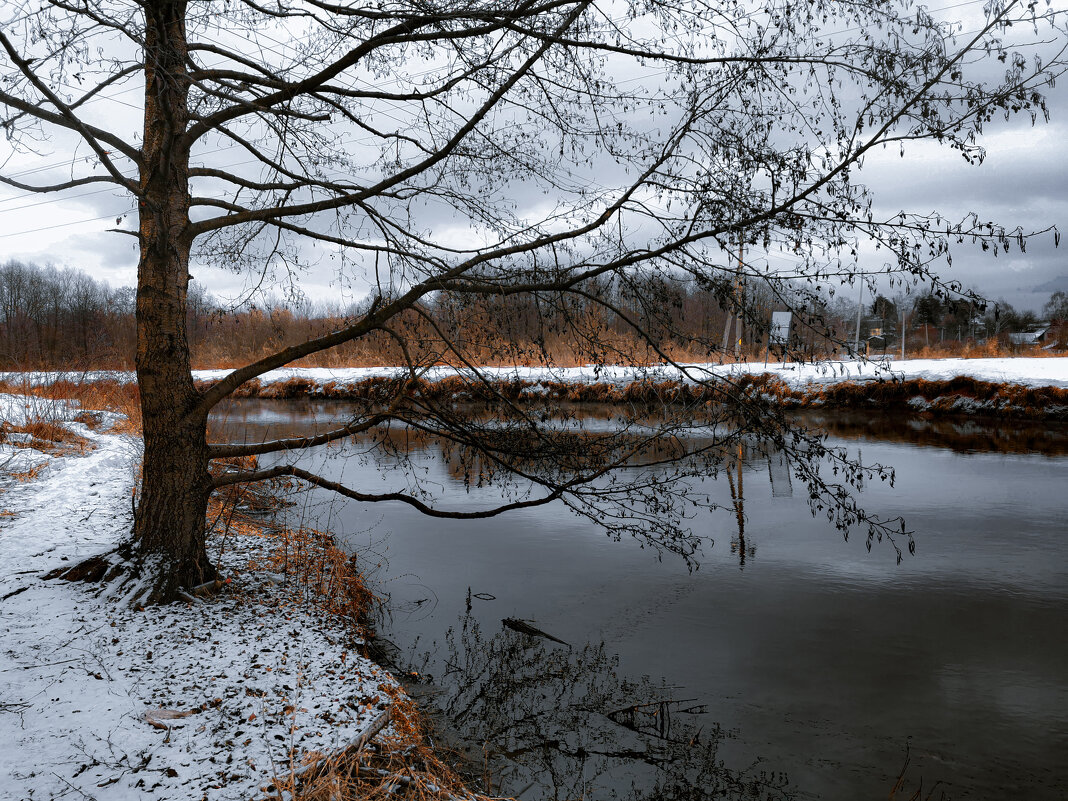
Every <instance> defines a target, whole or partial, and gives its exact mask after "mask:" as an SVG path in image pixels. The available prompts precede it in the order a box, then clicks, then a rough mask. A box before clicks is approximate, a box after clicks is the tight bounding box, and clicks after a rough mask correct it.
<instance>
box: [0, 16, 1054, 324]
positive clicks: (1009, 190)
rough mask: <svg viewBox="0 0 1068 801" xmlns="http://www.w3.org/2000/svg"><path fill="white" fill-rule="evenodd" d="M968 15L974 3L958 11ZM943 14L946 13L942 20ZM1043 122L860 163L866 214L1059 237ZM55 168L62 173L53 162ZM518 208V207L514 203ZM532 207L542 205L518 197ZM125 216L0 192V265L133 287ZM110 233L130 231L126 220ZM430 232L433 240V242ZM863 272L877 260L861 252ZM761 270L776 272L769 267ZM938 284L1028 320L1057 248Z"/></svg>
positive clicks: (91, 197) (114, 202) (964, 257)
mask: <svg viewBox="0 0 1068 801" xmlns="http://www.w3.org/2000/svg"><path fill="white" fill-rule="evenodd" d="M965 5H966V6H968V7H969V9H968V10H974V9H971V8H970V6H972V5H975V4H965ZM946 13H948V12H946ZM1047 96H1048V100H1049V104H1050V110H1051V116H1052V119H1051V122H1050V123H1048V124H1045V123H1043V122H1041V121H1040V122H1039V123H1038V124H1037V125H1035V126H1033V127H1032V125H1031V124H1030V120H1029V119H1028V118H1026V117H1017V118H1014V119H1013V120H1011V121H1009V122H1005V121H1004V120H1000V119H999V120H995V121H994V122H992V123H991V124H989V125H988V127H987V134H986V136H985V138H984V140H983V142H982V144H984V146H985V147H986V148H987V158H986V160H985V162H984V163H983V164H982V165H980V166H972V165H969V164H968V163H967V162H965V160H964V159H963V158H962V157H961V156H960V154H959V153H957V152H956V151H950V150H948V149H943V148H939V147H938V146H937V145H936V144H934V143H920V144H913V145H911V146H908V147H907V148H906V151H905V156H904V158H901V157H900V155H899V153H898V152H897V151H896V150H894V151H892V152H891V151H883V152H881V153H877V154H875V155H874V156H869V157H868V159H867V161H866V163H865V164H864V167H863V169H862V170H860V171H859V172H858V173H856V174H855V176H854V178H855V180H857V181H859V182H861V183H865V184H867V185H869V186H870V187H872V189H873V190H874V195H875V200H876V206H877V209H878V210H879V211H881V212H883V213H886V214H892V213H893V212H896V211H899V210H910V211H915V212H921V213H925V212H931V211H935V210H937V211H939V212H942V213H943V214H945V215H946V216H947V217H948V218H950V219H953V218H960V217H963V216H964V215H965V214H966V213H968V212H975V213H977V214H978V215H979V216H980V217H981V218H982V219H984V220H986V219H989V220H993V221H997V222H999V223H1001V224H1003V225H1005V226H1006V227H1009V228H1014V227H1016V226H1017V225H1019V226H1021V227H1023V228H1024V229H1027V230H1033V229H1042V228H1046V227H1048V226H1051V225H1056V226H1057V227H1058V228H1059V229H1060V230H1061V231H1062V232H1068V166H1066V164H1068V162H1066V154H1065V151H1066V145H1068V81H1064V82H1062V84H1061V85H1058V86H1057V87H1056V88H1055V89H1052V90H1049V91H1048V92H1047ZM137 101H138V97H137V94H136V93H130V92H126V93H124V94H123V95H122V96H117V97H114V98H112V99H110V100H108V101H105V102H101V103H99V104H97V113H99V114H104V115H106V116H107V117H108V121H109V123H110V124H109V127H111V128H113V129H115V127H116V123H118V129H119V130H121V129H122V128H124V127H128V128H129V130H130V132H131V137H132V136H133V135H134V132H136V131H138V130H139V128H140V123H139V119H138V111H137V109H136V103H137ZM70 158H71V150H70V149H69V148H68V147H67V146H66V143H64V142H58V141H54V142H51V143H50V144H49V145H48V147H47V148H46V149H45V150H43V151H42V152H41V153H40V154H38V155H36V156H31V157H27V156H19V157H18V158H17V160H16V161H13V162H9V163H8V164H7V166H6V168H5V169H6V170H7V171H10V170H11V169H12V168H13V165H14V166H15V167H16V168H17V169H19V170H28V169H38V168H41V167H48V166H51V167H52V169H51V170H46V171H42V172H40V173H38V174H35V175H33V176H27V179H28V180H29V179H30V178H33V179H36V178H40V177H41V176H43V175H54V176H56V177H59V176H62V175H63V173H64V170H66V173H67V174H68V175H69V173H70V169H69V159H70ZM65 161H66V162H67V165H66V167H65V166H64V162H65ZM517 200H519V202H520V203H522V202H523V201H524V198H522V197H520V198H517ZM526 200H528V202H530V203H535V202H538V203H542V202H544V198H537V199H535V198H529V199H526ZM131 211H132V207H131V202H130V200H129V199H128V198H126V197H124V196H123V195H122V194H121V193H118V192H116V191H113V190H97V189H93V188H88V189H82V190H77V191H75V192H72V193H70V196H69V197H67V198H64V199H62V200H55V199H52V198H49V197H46V196H26V195H25V194H24V193H21V192H17V191H15V190H10V189H7V188H3V189H0V261H4V260H7V259H9V258H14V259H22V260H25V261H31V262H36V263H38V264H46V263H52V264H56V265H59V266H70V267H77V268H80V269H83V270H86V271H87V272H89V273H91V274H92V275H93V276H94V277H96V278H99V279H103V280H105V281H107V282H108V283H110V284H111V285H113V286H119V285H123V284H132V283H134V271H135V268H136V263H137V249H136V244H135V240H134V238H133V237H131V236H128V235H124V234H118V233H109V232H108V231H107V229H108V228H114V227H116V222H117V220H118V218H120V217H122V216H123V215H126V214H129V212H131ZM120 227H124V228H126V229H132V228H133V220H132V218H131V217H127V219H125V220H124V221H122V223H121V224H120ZM439 233H440V232H439ZM870 258H871V264H870V265H865V266H870V267H871V268H873V269H877V268H878V267H879V266H880V265H881V259H882V257H881V255H880V254H877V253H874V252H873V253H871V254H870ZM772 266H773V267H774V266H777V265H775V264H774V261H773V262H772ZM191 272H192V273H193V274H194V275H195V277H196V278H197V279H198V280H200V281H201V282H202V283H204V284H205V285H207V286H208V288H209V289H210V290H211V291H212V292H213V293H215V294H217V295H219V296H221V297H226V298H235V297H238V296H240V294H241V293H242V291H243V290H244V289H246V288H247V286H248V282H247V280H246V279H244V278H242V277H241V276H239V275H235V274H231V273H226V272H223V271H219V270H211V269H208V268H206V267H203V266H198V265H193V266H192V267H191ZM945 277H947V278H952V279H955V280H958V281H960V282H961V283H962V284H964V285H965V286H966V287H971V288H975V289H977V290H978V291H979V292H981V293H982V294H984V295H985V296H987V297H989V298H991V299H997V298H1005V299H1006V300H1008V301H1009V302H1010V303H1012V304H1013V305H1015V306H1017V307H1018V308H1025V309H1033V310H1036V311H1037V310H1040V309H1041V307H1042V305H1043V303H1045V301H1046V300H1047V299H1048V298H1049V295H1050V293H1051V292H1052V291H1053V290H1054V289H1063V290H1066V291H1068V250H1066V249H1065V248H1061V249H1056V248H1054V246H1053V235H1052V234H1049V235H1046V236H1044V237H1042V238H1041V239H1039V240H1037V241H1033V242H1031V243H1030V244H1029V246H1028V248H1027V252H1025V253H1021V252H1019V251H1018V250H1016V249H1015V248H1013V249H1012V250H1010V252H1008V253H1001V254H999V255H998V256H997V257H994V256H993V255H992V254H990V253H982V252H981V251H980V250H979V249H978V248H974V249H972V248H967V247H965V248H961V249H958V250H957V251H956V252H955V254H954V265H953V268H952V270H951V271H948V272H946V273H945ZM301 288H302V290H303V292H304V293H305V294H306V295H307V296H308V297H309V298H311V299H313V300H315V299H328V300H330V301H332V302H338V301H341V302H342V303H345V302H348V301H351V300H355V299H356V296H358V295H359V294H360V287H359V285H357V286H356V287H342V286H341V285H340V284H339V283H338V282H337V281H336V276H334V275H333V274H332V272H331V269H330V267H329V264H326V265H323V266H322V267H321V268H319V269H318V270H314V271H312V272H311V273H309V274H308V275H306V276H304V277H303V278H302V280H301Z"/></svg>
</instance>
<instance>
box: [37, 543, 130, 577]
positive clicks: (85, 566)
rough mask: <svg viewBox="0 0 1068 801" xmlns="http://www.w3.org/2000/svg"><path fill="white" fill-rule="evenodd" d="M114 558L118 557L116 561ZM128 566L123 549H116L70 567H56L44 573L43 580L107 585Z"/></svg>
mask: <svg viewBox="0 0 1068 801" xmlns="http://www.w3.org/2000/svg"><path fill="white" fill-rule="evenodd" d="M116 557H118V558H117V559H116ZM128 568H129V564H128V562H127V559H126V555H125V554H124V553H123V549H121V548H116V549H115V550H113V551H108V552H107V553H102V554H98V555H96V556H90V557H89V558H88V559H85V560H83V561H81V562H78V563H77V564H76V565H73V566H71V567H58V568H56V569H55V570H51V571H49V572H48V573H45V574H44V576H43V578H45V579H63V580H64V581H84V582H86V583H89V584H96V583H100V582H102V583H104V584H109V583H111V582H112V581H113V580H114V579H116V578H118V577H119V576H120V575H122V574H123V573H125V572H126V570H127V569H128Z"/></svg>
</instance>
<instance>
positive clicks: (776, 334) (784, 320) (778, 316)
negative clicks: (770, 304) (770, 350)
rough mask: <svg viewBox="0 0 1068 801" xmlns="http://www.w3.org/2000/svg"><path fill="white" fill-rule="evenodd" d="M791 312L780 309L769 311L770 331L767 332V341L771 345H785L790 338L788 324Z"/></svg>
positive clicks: (790, 319) (791, 315) (790, 321)
mask: <svg viewBox="0 0 1068 801" xmlns="http://www.w3.org/2000/svg"><path fill="white" fill-rule="evenodd" d="M793 316H794V315H793V312H788V311H781V312H772V313H771V331H769V332H768V342H769V343H770V344H772V345H785V344H786V343H787V342H788V341H789V339H790V324H791V323H792V322H793Z"/></svg>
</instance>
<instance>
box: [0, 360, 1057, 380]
mask: <svg viewBox="0 0 1068 801" xmlns="http://www.w3.org/2000/svg"><path fill="white" fill-rule="evenodd" d="M228 372H230V371H229V370H197V371H195V372H194V377H195V378H196V379H197V380H204V381H211V380H217V379H219V378H222V377H223V376H225V375H226V374H227V373H228ZM481 372H482V373H483V374H484V375H486V376H487V377H489V378H494V379H500V380H512V379H522V380H526V381H533V382H537V381H563V382H579V383H601V382H603V383H611V384H629V383H631V382H632V381H634V380H635V379H639V378H651V379H655V380H661V381H663V380H669V379H674V380H691V381H693V380H701V379H708V378H710V377H713V376H740V375H745V374H751V375H760V374H762V373H771V374H772V375H775V376H777V377H779V378H780V379H781V380H783V381H785V382H786V383H787V384H789V385H790V386H792V387H804V386H810V385H814V384H828V383H834V382H838V381H870V380H873V379H878V378H882V379H884V380H885V379H890V378H899V379H913V378H923V379H927V380H931V381H935V380H944V379H950V378H955V377H957V376H969V377H971V378H975V379H979V380H981V381H990V382H1005V383H1011V384H1022V385H1026V386H1048V387H1068V357H1065V356H1059V357H1014V358H1008V357H999V358H991V359H959V358H953V359H905V360H903V361H902V360H900V359H898V360H891V361H856V360H852V359H847V360H840V361H837V360H836V361H823V362H813V363H811V364H794V363H788V364H785V365H784V364H782V363H780V362H775V361H769V362H768V363H767V364H766V365H765V363H764V362H762V361H759V362H739V363H737V364H712V363H710V364H684V365H680V366H679V367H649V368H636V367H622V366H604V367H601V366H594V365H586V366H583V367H563V368H553V369H548V368H544V367H484V368H482V369H481ZM456 373H457V371H456V370H455V369H453V368H450V367H435V368H431V369H430V370H428V371H427V372H426V373H425V374H423V378H425V379H426V380H428V381H436V380H439V379H442V378H446V377H448V376H452V375H456ZM399 374H401V370H400V368H397V367H333V368H328V367H287V368H283V369H280V370H272V371H270V372H269V373H265V374H264V375H262V376H260V378H259V380H260V381H261V382H262V383H264V384H270V383H274V382H278V381H286V380H289V379H291V378H304V379H307V380H310V381H313V382H315V383H316V384H320V385H321V384H326V383H327V382H331V381H332V382H335V383H337V384H352V383H356V382H358V381H362V380H364V379H368V378H377V377H382V376H392V375H399ZM62 377H67V378H69V379H71V380H79V381H80V380H88V381H92V380H99V379H112V380H117V381H132V380H134V375H133V373H122V372H104V371H96V372H89V373H77V374H61V373H0V380H4V381H9V382H19V381H28V382H30V383H35V384H36V383H51V382H52V381H55V380H56V379H57V378H62Z"/></svg>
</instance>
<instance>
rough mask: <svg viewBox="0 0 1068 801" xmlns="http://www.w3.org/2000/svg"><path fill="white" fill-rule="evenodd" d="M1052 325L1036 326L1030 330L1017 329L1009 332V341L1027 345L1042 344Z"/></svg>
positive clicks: (1013, 343)
mask: <svg viewBox="0 0 1068 801" xmlns="http://www.w3.org/2000/svg"><path fill="white" fill-rule="evenodd" d="M1049 330H1050V327H1049V326H1048V325H1046V326H1042V327H1041V328H1034V329H1032V330H1030V331H1015V332H1013V333H1011V334H1009V343H1010V344H1012V345H1018V346H1021V347H1022V346H1026V345H1041V344H1042V343H1043V342H1045V341H1046V335H1047V334H1048V333H1049Z"/></svg>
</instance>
